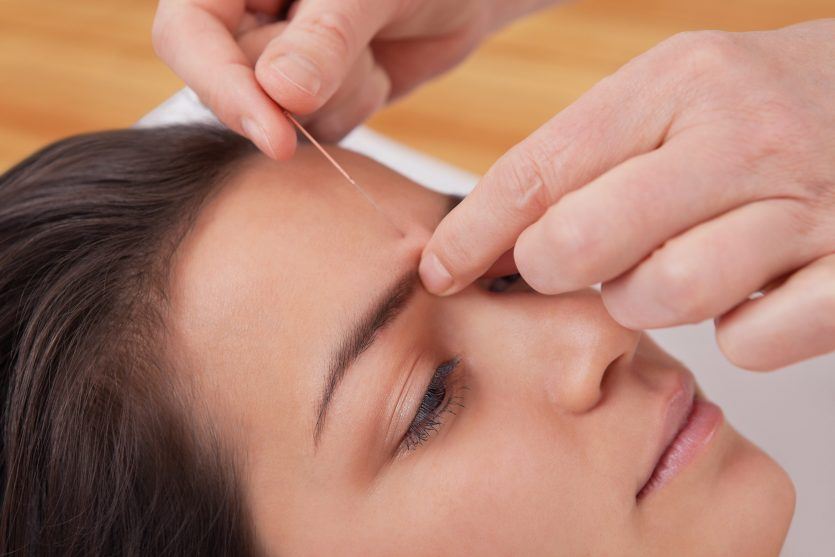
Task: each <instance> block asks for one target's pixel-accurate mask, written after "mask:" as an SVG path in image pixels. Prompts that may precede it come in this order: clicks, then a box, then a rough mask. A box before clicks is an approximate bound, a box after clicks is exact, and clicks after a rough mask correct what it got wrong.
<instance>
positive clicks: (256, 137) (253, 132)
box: [241, 118, 275, 158]
mask: <svg viewBox="0 0 835 557" xmlns="http://www.w3.org/2000/svg"><path fill="white" fill-rule="evenodd" d="M241 129H243V131H244V134H245V135H246V136H247V137H248V138H249V139H250V141H252V142H253V143H255V145H257V146H258V148H259V149H261V150H262V151H264V152H265V153H266V154H267V155H268V156H270V157H272V158H275V151H274V150H273V146H272V143H270V138H269V136H267V132H266V131H264V128H262V127H261V125H260V124H258V123H257V122H256V121H255V120H253V119H252V118H244V119H242V120H241Z"/></svg>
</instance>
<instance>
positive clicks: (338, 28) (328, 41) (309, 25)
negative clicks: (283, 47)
mask: <svg viewBox="0 0 835 557" xmlns="http://www.w3.org/2000/svg"><path fill="white" fill-rule="evenodd" d="M303 27H304V29H303V30H304V31H307V32H308V33H309V34H310V36H312V37H314V38H315V40H316V41H317V42H318V43H319V44H320V45H321V46H322V47H324V48H326V49H328V52H329V53H330V54H331V55H332V56H335V57H337V59H339V60H345V59H346V58H348V57H349V56H350V54H351V52H353V51H354V49H355V46H356V37H355V36H354V32H353V25H352V24H351V21H350V19H349V18H348V16H346V15H345V14H343V13H341V12H338V11H327V12H323V13H321V14H319V15H317V16H315V17H313V18H312V19H310V20H308V21H307V22H306V23H304V24H303Z"/></svg>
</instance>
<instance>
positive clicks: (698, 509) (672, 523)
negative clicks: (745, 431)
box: [640, 422, 795, 557]
mask: <svg viewBox="0 0 835 557" xmlns="http://www.w3.org/2000/svg"><path fill="white" fill-rule="evenodd" d="M711 445H712V446H711V447H709V450H708V451H706V452H705V454H703V455H701V457H700V458H699V459H697V460H696V461H694V462H692V463H691V465H690V466H689V467H688V469H687V470H685V471H684V472H683V473H682V474H680V475H679V476H678V477H676V478H673V479H672V480H671V481H670V482H669V483H668V484H667V485H664V486H663V487H662V488H661V489H659V490H658V491H657V492H655V493H653V494H651V496H650V497H647V498H646V499H645V500H642V501H641V503H640V508H641V513H642V521H643V522H644V524H643V526H644V527H645V528H646V531H651V532H654V535H653V536H652V538H653V539H654V542H655V543H652V545H651V546H650V547H647V548H646V551H645V552H644V553H643V554H645V555H669V554H670V553H668V552H667V550H669V549H671V548H677V549H676V553H675V554H677V555H740V556H749V555H750V556H758V557H759V556H772V555H773V556H778V555H779V554H780V548H781V547H782V545H783V542H784V540H785V537H786V534H787V533H788V528H789V525H790V523H791V519H792V516H793V514H794V505H795V489H794V484H793V483H792V481H791V479H790V478H789V476H788V474H786V472H785V471H784V470H783V469H782V468H781V467H780V465H779V464H777V462H775V461H774V460H773V459H772V458H771V457H770V456H768V455H767V454H766V453H765V452H764V451H762V450H761V449H760V448H759V447H757V446H756V445H754V444H753V443H751V442H750V441H748V440H747V439H745V438H744V437H742V436H741V435H740V434H739V433H737V432H736V430H734V429H733V428H732V427H731V426H730V425H729V424H728V423H727V422H725V423H723V424H722V426H721V428H720V429H719V430H718V431H717V432H716V438H715V439H714V440H713V441H712V442H711ZM708 532H709V533H710V534H709V535H708V534H707V533H708ZM682 548H689V549H685V552H684V553H681V550H682Z"/></svg>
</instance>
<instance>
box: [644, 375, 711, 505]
mask: <svg viewBox="0 0 835 557" xmlns="http://www.w3.org/2000/svg"><path fill="white" fill-rule="evenodd" d="M722 420H723V416H722V410H721V409H720V408H719V407H718V406H716V405H715V404H713V403H712V402H709V401H707V400H704V399H703V398H701V397H700V396H698V395H696V392H695V383H694V381H693V377H692V376H691V375H690V374H689V373H687V374H686V375H682V381H681V382H679V384H678V386H677V389H676V390H675V391H674V393H673V395H672V396H671V397H670V398H669V402H668V403H667V410H666V415H665V419H664V425H663V428H662V431H661V434H660V436H659V445H658V446H659V448H658V452H657V455H658V457H657V458H656V460H655V466H654V467H653V470H652V472H651V473H650V474H649V475H648V477H647V479H646V481H645V482H644V484H643V485H642V487H641V489H640V490H639V491H638V495H637V498H638V499H643V498H644V497H646V496H647V495H648V494H649V493H651V492H653V491H655V490H657V489H659V488H660V487H662V486H663V485H665V484H666V483H667V482H669V481H670V480H671V479H672V478H674V477H675V476H676V475H677V474H678V473H679V472H680V471H681V470H683V469H684V468H685V467H686V466H687V465H688V464H689V463H690V462H692V461H693V459H695V458H696V456H698V455H699V453H700V452H701V451H702V449H703V448H704V447H705V446H707V445H708V443H710V440H711V439H712V438H713V435H714V434H715V433H716V430H717V429H719V426H720V425H721V424H722Z"/></svg>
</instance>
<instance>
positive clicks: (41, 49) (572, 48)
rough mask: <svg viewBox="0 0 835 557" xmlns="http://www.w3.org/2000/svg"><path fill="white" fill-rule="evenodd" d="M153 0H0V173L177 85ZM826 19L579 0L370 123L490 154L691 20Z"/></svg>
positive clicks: (411, 141)
mask: <svg viewBox="0 0 835 557" xmlns="http://www.w3.org/2000/svg"><path fill="white" fill-rule="evenodd" d="M155 5H156V3H155V2H152V1H151V0H73V1H70V0H0V170H4V169H6V168H7V167H8V166H9V165H11V164H13V163H14V162H16V161H17V160H19V159H20V158H22V157H23V156H25V155H26V154H28V153H30V152H31V151H33V150H34V149H36V148H38V147H40V146H42V145H44V144H45V143H47V142H50V141H53V140H55V139H58V138H61V137H63V136H66V135H69V134H73V133H78V132H82V131H89V130H96V129H103V128H113V127H124V126H129V125H130V124H132V123H133V122H135V121H136V120H137V119H138V118H139V117H140V116H142V115H143V114H144V113H145V112H147V111H148V110H150V109H151V108H153V107H154V106H155V105H157V104H158V103H159V102H161V101H162V100H164V99H165V98H166V97H168V96H169V95H170V94H171V93H173V92H174V91H176V90H177V89H178V88H179V87H180V86H181V84H180V82H179V81H178V79H177V77H176V76H174V75H173V74H172V73H171V72H170V71H169V70H168V69H167V68H166V67H165V66H164V65H163V64H162V63H161V62H160V61H158V60H157V59H156V57H155V56H154V53H153V50H152V49H151V45H150V27H151V21H152V19H153V12H154V9H155ZM827 16H828V17H832V16H835V0H700V1H699V0H696V1H694V0H633V1H628V0H586V1H580V2H575V3H572V4H567V5H563V6H557V7H555V8H552V9H550V10H548V11H546V12H543V13H541V14H539V15H537V16H535V17H532V18H530V19H528V20H525V21H522V22H520V23H518V24H516V25H514V26H512V27H510V28H508V29H507V30H505V31H504V32H502V33H501V34H500V35H498V36H496V37H494V38H493V39H492V40H490V41H488V42H487V43H486V44H485V45H484V46H483V47H482V48H481V50H480V51H478V53H477V54H476V55H475V56H473V57H472V58H470V59H469V61H468V62H466V63H465V64H464V65H463V66H461V67H460V68H459V69H458V70H457V71H455V72H454V73H452V74H451V75H448V76H447V77H444V78H442V79H440V80H438V81H436V82H434V83H432V84H430V85H429V86H427V87H425V88H424V89H422V90H420V91H419V92H417V93H415V94H413V95H412V96H411V97H409V98H407V99H405V100H403V101H401V102H399V103H398V104H396V105H395V106H392V107H390V108H388V109H387V110H385V111H384V112H382V113H380V114H379V115H377V116H376V117H375V118H373V120H372V121H371V125H372V127H374V128H375V129H377V130H379V131H382V132H384V133H385V134H387V135H389V136H391V137H393V138H395V139H398V140H400V141H402V142H404V143H406V144H408V145H411V146H413V147H416V148H418V149H420V150H422V151H425V152H427V153H431V154H433V155H436V156H438V157H440V158H443V159H445V160H447V161H450V162H452V163H454V164H457V165H459V166H462V167H464V168H466V169H469V170H472V171H475V172H483V171H484V170H486V168H487V167H489V165H490V164H491V162H492V161H494V160H495V159H496V158H497V157H498V156H499V155H501V154H502V153H503V152H504V151H505V150H507V149H508V148H509V147H510V146H512V145H513V144H514V143H516V142H518V141H519V140H521V139H522V138H524V137H525V136H526V135H527V134H528V133H530V132H531V131H532V130H534V129H535V128H537V127H538V126H539V125H540V124H542V123H543V122H544V121H545V120H547V119H548V118H549V117H550V116H551V115H553V114H554V113H555V112H557V111H559V110H560V109H561V108H563V107H565V106H566V105H567V104H569V103H570V102H571V101H572V100H574V99H576V98H577V97H578V96H579V95H580V94H582V93H583V91H585V90H586V89H588V88H589V87H590V86H591V85H592V84H594V83H595V82H596V81H598V80H599V79H600V78H602V77H604V76H605V75H607V74H609V73H611V72H612V71H614V70H615V69H617V68H618V67H619V66H620V65H622V64H623V63H624V62H626V61H627V60H628V59H630V58H632V57H634V56H636V55H637V54H640V53H641V52H643V51H645V50H647V49H649V48H650V47H652V46H653V45H655V44H656V43H658V42H659V41H661V40H662V39H664V38H666V37H668V36H670V35H672V34H674V33H676V32H678V31H682V30H687V29H707V28H710V29H726V30H740V31H741V30H751V29H767V28H774V27H780V26H783V25H788V24H791V23H796V22H800V21H804V20H808V19H814V18H820V17H827Z"/></svg>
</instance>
